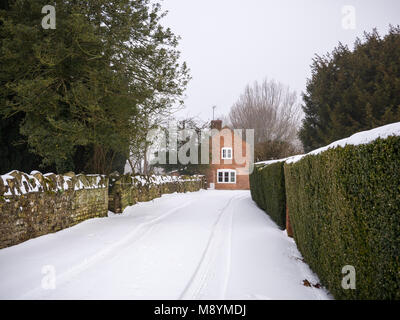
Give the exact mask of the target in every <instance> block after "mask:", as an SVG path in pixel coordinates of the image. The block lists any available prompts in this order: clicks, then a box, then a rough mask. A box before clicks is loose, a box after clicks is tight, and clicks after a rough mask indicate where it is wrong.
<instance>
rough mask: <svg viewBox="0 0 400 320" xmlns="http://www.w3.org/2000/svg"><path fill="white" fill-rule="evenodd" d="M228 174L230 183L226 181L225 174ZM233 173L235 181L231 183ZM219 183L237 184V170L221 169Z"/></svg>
mask: <svg viewBox="0 0 400 320" xmlns="http://www.w3.org/2000/svg"><path fill="white" fill-rule="evenodd" d="M226 172H228V182H226V181H225V173H226ZM220 173H222V181H219V174H220ZM232 173H234V176H233V177H234V181H231V178H232ZM217 183H224V184H236V170H231V169H219V170H217Z"/></svg>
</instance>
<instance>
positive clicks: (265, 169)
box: [250, 160, 286, 230]
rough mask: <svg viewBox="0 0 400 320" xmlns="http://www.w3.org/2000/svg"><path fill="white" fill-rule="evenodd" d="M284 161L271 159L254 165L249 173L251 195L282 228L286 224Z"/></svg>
mask: <svg viewBox="0 0 400 320" xmlns="http://www.w3.org/2000/svg"><path fill="white" fill-rule="evenodd" d="M283 164H284V161H283V160H282V161H278V162H277V161H271V162H265V163H262V164H258V165H256V166H255V168H254V170H253V173H252V174H251V175H250V192H251V197H252V199H253V200H254V202H255V203H257V205H258V206H259V207H260V208H261V209H263V210H264V211H265V212H266V213H267V214H268V215H269V216H270V217H271V218H272V220H274V221H275V223H276V224H277V225H278V226H279V227H280V228H281V229H282V230H283V229H285V226H286V196H285V176H284V171H283Z"/></svg>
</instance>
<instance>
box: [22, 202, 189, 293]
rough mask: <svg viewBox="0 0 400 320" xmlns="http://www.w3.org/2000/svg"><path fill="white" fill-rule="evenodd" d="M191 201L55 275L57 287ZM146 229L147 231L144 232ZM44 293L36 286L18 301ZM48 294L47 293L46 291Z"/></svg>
mask: <svg viewBox="0 0 400 320" xmlns="http://www.w3.org/2000/svg"><path fill="white" fill-rule="evenodd" d="M192 202H193V200H190V201H188V202H186V203H184V204H182V205H180V206H178V207H175V208H173V209H171V210H169V211H167V212H166V213H165V214H163V215H161V216H159V217H157V218H154V219H152V220H150V221H147V222H143V223H141V224H139V225H138V226H137V227H136V228H134V229H133V230H132V231H131V232H129V233H128V234H127V235H126V236H124V237H123V238H122V239H120V240H118V241H117V242H115V243H113V244H111V245H108V246H106V247H105V248H104V249H101V250H100V251H98V252H96V253H95V254H93V255H92V256H91V257H89V258H87V259H85V260H83V261H82V262H81V263H79V264H76V265H75V266H72V267H71V268H69V269H68V270H67V271H65V272H63V273H61V274H60V275H57V279H56V285H57V287H59V286H62V285H63V284H65V283H67V282H69V281H70V280H71V279H72V278H74V277H76V276H77V275H79V274H80V273H82V272H83V271H85V270H87V269H89V268H91V267H93V266H95V265H96V264H98V263H99V262H101V261H102V260H104V259H105V258H108V257H110V256H112V255H118V249H120V248H122V247H124V246H125V245H126V244H128V243H129V244H132V243H136V242H137V241H139V240H140V239H142V238H143V237H144V236H145V235H146V234H147V233H149V232H150V231H151V230H152V229H153V227H154V225H156V224H157V223H158V222H160V221H162V220H164V219H165V218H167V217H169V216H170V215H172V214H174V213H176V212H177V211H179V210H181V209H183V208H185V207H188V206H190V205H191V204H192ZM146 227H148V228H147V230H146ZM43 292H46V291H45V290H43V289H42V287H40V286H38V287H36V288H34V289H31V290H29V291H28V292H26V293H25V294H23V295H22V296H21V297H20V298H19V299H32V298H35V297H36V296H37V295H38V294H40V293H43ZM47 293H48V291H47Z"/></svg>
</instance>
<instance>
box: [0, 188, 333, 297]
mask: <svg viewBox="0 0 400 320" xmlns="http://www.w3.org/2000/svg"><path fill="white" fill-rule="evenodd" d="M299 258H301V256H300V253H299V252H298V250H297V248H296V245H295V244H294V241H293V240H292V239H290V238H288V237H286V234H285V233H284V232H283V231H281V230H279V229H278V228H277V227H276V225H275V224H274V223H273V222H272V221H271V220H270V219H269V217H268V216H267V215H265V213H264V212H263V211H261V210H260V209H258V208H257V207H256V205H255V204H254V202H253V201H252V200H251V197H250V193H249V191H217V190H207V191H204V190H203V191H200V192H193V193H186V194H171V195H164V196H162V197H161V198H158V199H155V200H153V201H151V202H146V203H139V204H137V205H134V206H132V207H129V208H126V209H125V211H124V213H123V214H122V215H113V214H110V216H109V217H108V218H103V219H91V220H88V221H85V222H83V223H81V224H79V225H77V226H74V227H72V228H69V229H65V230H62V231H59V232H57V233H54V234H49V235H45V236H42V237H39V238H36V239H32V240H29V241H27V242H24V243H21V244H19V245H16V246H13V247H10V248H5V249H1V250H0V298H1V299H328V298H329V295H328V294H327V293H326V292H325V291H324V290H323V289H316V288H310V287H305V286H303V284H302V283H303V280H304V279H308V280H309V281H310V282H312V283H316V282H318V278H317V277H316V276H315V275H314V274H313V273H312V272H311V271H310V269H309V268H308V266H307V265H305V264H304V263H303V262H301V261H300V259H299Z"/></svg>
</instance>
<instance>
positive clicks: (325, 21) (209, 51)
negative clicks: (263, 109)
mask: <svg viewBox="0 0 400 320" xmlns="http://www.w3.org/2000/svg"><path fill="white" fill-rule="evenodd" d="M162 6H163V9H164V10H168V11H169V13H168V15H167V17H165V18H164V21H163V25H164V26H169V27H171V29H172V30H173V31H174V33H175V34H177V35H180V36H181V37H182V40H181V42H180V46H179V50H180V51H181V52H182V59H183V60H184V61H186V62H187V64H188V67H189V68H190V69H191V75H192V77H193V79H192V80H191V82H190V84H189V86H188V90H187V91H186V95H187V98H186V100H185V105H186V108H185V110H184V111H183V112H181V113H180V116H186V115H190V116H199V117H200V118H202V119H203V120H210V119H211V118H212V106H213V105H216V106H217V110H216V114H217V115H221V114H228V113H229V110H230V108H231V106H232V104H233V103H234V102H235V101H236V100H237V99H238V97H239V95H240V94H241V92H242V91H243V89H244V88H245V86H246V84H248V83H252V82H254V81H255V80H258V81H261V80H263V79H264V78H266V77H267V78H269V79H275V80H277V81H280V82H282V83H283V84H286V85H289V86H290V87H291V88H292V89H293V90H296V91H297V93H298V94H299V96H300V93H301V92H302V91H304V90H305V85H306V79H307V78H308V77H309V76H310V64H311V62H312V58H313V57H314V55H315V54H316V53H318V54H325V53H327V52H328V51H329V52H330V51H332V50H333V48H334V47H335V46H337V44H338V42H339V41H341V42H342V43H344V44H348V45H349V46H350V47H352V45H353V43H354V40H355V39H356V37H357V36H362V35H363V32H364V31H365V30H366V31H371V30H372V29H373V28H374V27H377V28H378V31H379V32H380V33H381V34H386V33H387V31H388V26H389V24H393V25H398V24H400V0H349V1H341V0H164V1H163V2H162ZM344 6H352V7H353V8H354V9H355V21H354V20H353V19H352V17H353V15H352V9H351V7H350V8H344ZM343 10H344V11H343ZM354 27H355V28H354Z"/></svg>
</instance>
